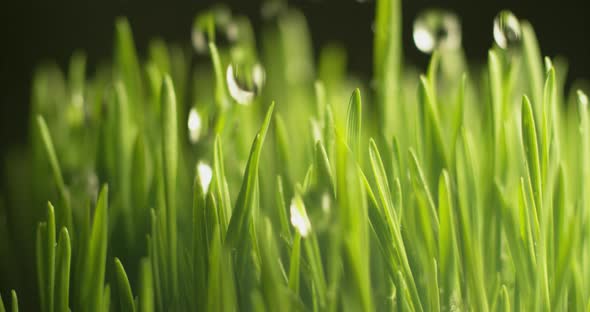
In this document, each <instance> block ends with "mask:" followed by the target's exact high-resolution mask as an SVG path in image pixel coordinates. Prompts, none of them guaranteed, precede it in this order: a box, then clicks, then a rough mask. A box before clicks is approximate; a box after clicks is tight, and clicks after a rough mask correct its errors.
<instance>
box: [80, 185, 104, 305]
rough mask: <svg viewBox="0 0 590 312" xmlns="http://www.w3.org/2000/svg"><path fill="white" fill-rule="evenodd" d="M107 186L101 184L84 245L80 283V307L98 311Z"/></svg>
mask: <svg viewBox="0 0 590 312" xmlns="http://www.w3.org/2000/svg"><path fill="white" fill-rule="evenodd" d="M108 193H109V191H108V187H107V186H106V185H105V186H103V188H102V190H101V192H100V195H99V197H98V202H97V203H96V210H95V211H94V218H93V219H94V220H93V222H92V231H91V233H90V239H89V241H88V245H87V246H86V248H87V249H86V250H87V252H86V254H85V255H84V256H85V259H86V260H85V262H84V267H83V269H82V270H83V272H82V274H83V275H82V284H81V285H80V287H81V288H82V289H81V297H80V298H78V299H79V300H80V302H79V304H80V305H79V307H80V309H88V311H99V310H100V306H101V305H102V303H103V300H104V297H103V296H104V295H105V294H104V293H103V291H104V276H105V265H106V256H107V243H108V214H107V210H108V208H107V205H108Z"/></svg>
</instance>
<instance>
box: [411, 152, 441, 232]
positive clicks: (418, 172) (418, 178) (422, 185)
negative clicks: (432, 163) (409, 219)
mask: <svg viewBox="0 0 590 312" xmlns="http://www.w3.org/2000/svg"><path fill="white" fill-rule="evenodd" d="M409 155H410V172H411V175H412V178H413V180H414V181H415V189H416V190H420V191H422V192H423V193H424V196H425V197H426V201H427V205H428V208H429V211H428V213H429V214H430V218H431V219H432V220H431V221H429V222H428V223H429V224H430V225H431V229H432V230H433V231H434V233H435V234H436V235H438V232H439V220H438V212H437V210H436V206H435V204H434V200H433V199H432V193H431V192H430V188H429V187H428V184H427V182H426V178H425V176H424V172H423V171H422V167H421V166H420V163H419V162H418V157H417V156H416V153H415V152H414V150H413V149H410V152H409Z"/></svg>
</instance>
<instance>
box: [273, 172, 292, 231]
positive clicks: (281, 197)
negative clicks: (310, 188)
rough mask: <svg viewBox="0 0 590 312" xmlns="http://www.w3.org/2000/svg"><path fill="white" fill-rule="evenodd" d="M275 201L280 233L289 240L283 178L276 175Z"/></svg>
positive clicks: (289, 228)
mask: <svg viewBox="0 0 590 312" xmlns="http://www.w3.org/2000/svg"><path fill="white" fill-rule="evenodd" d="M276 203H277V209H278V214H279V221H280V222H281V235H283V237H285V238H286V239H287V241H289V242H290V241H291V239H292V237H291V227H290V226H289V218H288V217H287V206H286V205H285V192H284V190H283V178H282V177H281V176H280V175H279V176H277V192H276Z"/></svg>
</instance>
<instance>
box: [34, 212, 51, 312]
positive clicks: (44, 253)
mask: <svg viewBox="0 0 590 312" xmlns="http://www.w3.org/2000/svg"><path fill="white" fill-rule="evenodd" d="M46 241H47V222H41V223H39V225H38V226H37V242H36V246H35V247H36V253H35V256H36V260H37V283H38V287H39V299H40V301H41V311H47V310H48V304H47V302H48V301H47V300H49V298H48V294H47V287H46V285H47V284H48V273H49V272H48V271H47V269H48V267H47V265H46V263H45V262H46V260H47V258H48V252H49V251H48V250H47V244H45V242H46Z"/></svg>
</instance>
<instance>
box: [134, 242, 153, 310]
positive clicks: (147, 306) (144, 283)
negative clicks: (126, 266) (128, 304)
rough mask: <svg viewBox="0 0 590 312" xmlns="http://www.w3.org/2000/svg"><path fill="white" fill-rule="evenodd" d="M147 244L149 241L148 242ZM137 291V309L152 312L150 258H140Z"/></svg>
mask: <svg viewBox="0 0 590 312" xmlns="http://www.w3.org/2000/svg"><path fill="white" fill-rule="evenodd" d="M148 244H149V242H148ZM139 272H140V273H139V274H140V275H139V285H140V287H141V289H140V293H139V305H138V306H137V307H138V310H139V311H141V312H153V311H155V307H154V299H155V298H154V296H155V295H154V280H153V276H152V264H151V261H150V258H143V259H141V262H140V265H139Z"/></svg>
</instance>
